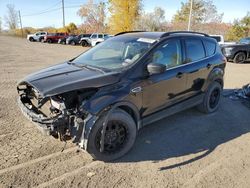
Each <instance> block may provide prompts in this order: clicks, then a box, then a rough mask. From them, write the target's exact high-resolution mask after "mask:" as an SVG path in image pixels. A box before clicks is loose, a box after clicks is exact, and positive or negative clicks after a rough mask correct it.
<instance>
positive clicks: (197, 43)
mask: <svg viewBox="0 0 250 188" xmlns="http://www.w3.org/2000/svg"><path fill="white" fill-rule="evenodd" d="M185 44H186V53H187V54H186V56H187V59H186V62H192V61H197V60H200V59H202V58H204V57H205V51H204V47H203V44H202V42H201V40H199V39H186V40H185Z"/></svg>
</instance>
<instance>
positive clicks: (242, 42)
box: [240, 38, 250, 44]
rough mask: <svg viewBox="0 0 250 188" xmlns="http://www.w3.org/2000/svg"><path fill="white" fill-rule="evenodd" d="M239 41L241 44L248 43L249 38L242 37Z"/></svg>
mask: <svg viewBox="0 0 250 188" xmlns="http://www.w3.org/2000/svg"><path fill="white" fill-rule="evenodd" d="M240 43H241V44H250V38H243V39H240Z"/></svg>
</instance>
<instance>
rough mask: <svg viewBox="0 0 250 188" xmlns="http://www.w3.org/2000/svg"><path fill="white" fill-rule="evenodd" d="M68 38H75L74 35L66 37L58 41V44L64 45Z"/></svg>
mask: <svg viewBox="0 0 250 188" xmlns="http://www.w3.org/2000/svg"><path fill="white" fill-rule="evenodd" d="M70 36H76V35H68V36H66V37H64V38H61V39H58V44H66V39H67V38H68V37H70Z"/></svg>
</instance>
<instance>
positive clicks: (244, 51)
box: [233, 50, 248, 58]
mask: <svg viewBox="0 0 250 188" xmlns="http://www.w3.org/2000/svg"><path fill="white" fill-rule="evenodd" d="M241 52H242V53H244V54H245V55H246V58H248V56H247V51H246V50H239V51H237V52H235V53H234V56H233V58H235V56H236V55H237V54H238V53H241Z"/></svg>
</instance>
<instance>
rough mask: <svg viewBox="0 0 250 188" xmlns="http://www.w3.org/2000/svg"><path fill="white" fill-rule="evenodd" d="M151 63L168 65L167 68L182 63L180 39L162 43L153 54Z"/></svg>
mask: <svg viewBox="0 0 250 188" xmlns="http://www.w3.org/2000/svg"><path fill="white" fill-rule="evenodd" d="M151 63H160V64H164V65H166V68H167V69H168V68H172V67H176V66H178V65H180V64H181V43H180V41H179V40H170V41H167V42H166V43H164V44H162V45H160V46H159V47H157V48H156V50H155V51H154V52H153V54H152V61H151Z"/></svg>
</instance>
